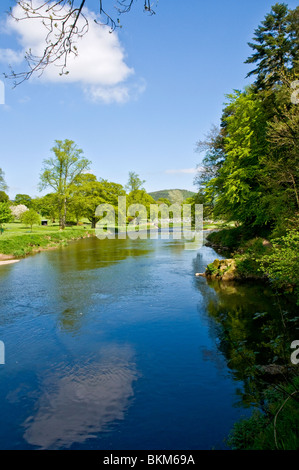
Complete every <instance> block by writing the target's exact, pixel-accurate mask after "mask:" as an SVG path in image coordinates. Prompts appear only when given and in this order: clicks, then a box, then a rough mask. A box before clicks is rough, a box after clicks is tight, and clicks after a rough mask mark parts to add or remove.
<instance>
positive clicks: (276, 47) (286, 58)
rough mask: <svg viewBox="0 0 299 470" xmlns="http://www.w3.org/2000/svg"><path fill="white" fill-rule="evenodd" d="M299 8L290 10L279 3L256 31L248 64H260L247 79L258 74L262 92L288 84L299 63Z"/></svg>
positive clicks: (258, 83)
mask: <svg viewBox="0 0 299 470" xmlns="http://www.w3.org/2000/svg"><path fill="white" fill-rule="evenodd" d="M298 14H299V7H297V8H296V10H293V11H290V10H289V9H288V6H287V5H286V4H285V3H276V4H275V5H274V6H273V7H272V10H271V12H270V13H269V14H268V15H266V17H265V20H264V21H262V23H261V25H260V26H259V27H258V28H257V29H256V30H255V35H254V38H253V41H254V42H250V43H248V45H249V46H250V47H251V48H252V49H253V51H254V53H253V54H252V55H251V56H250V57H249V58H248V59H247V60H246V61H245V63H246V64H256V68H255V69H253V70H251V71H250V72H249V73H248V74H247V77H250V76H252V75H256V76H257V79H256V82H255V83H256V86H257V88H258V89H264V88H269V87H272V85H274V84H275V83H281V82H284V81H285V80H286V78H287V74H288V72H289V70H290V69H292V68H293V67H294V66H295V61H296V58H297V60H298V53H299V44H298V36H297V32H298V31H297V30H298Z"/></svg>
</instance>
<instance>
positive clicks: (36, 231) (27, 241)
mask: <svg viewBox="0 0 299 470" xmlns="http://www.w3.org/2000/svg"><path fill="white" fill-rule="evenodd" d="M93 235H94V230H92V229H90V228H89V227H88V226H72V227H66V228H65V229H64V230H60V229H59V226H58V225H56V224H52V225H49V226H40V227H34V228H33V230H32V232H31V231H30V229H29V228H28V227H26V226H25V225H24V224H21V223H12V224H7V226H6V228H5V231H4V233H3V234H2V235H1V236H0V259H1V258H2V259H4V260H5V259H8V258H20V257H23V256H26V255H28V254H30V253H34V252H38V251H42V250H46V249H52V248H56V247H58V246H61V245H66V244H67V243H68V242H69V241H71V240H77V239H80V238H86V237H90V236H93ZM1 255H2V256H1Z"/></svg>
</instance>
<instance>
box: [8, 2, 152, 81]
mask: <svg viewBox="0 0 299 470" xmlns="http://www.w3.org/2000/svg"><path fill="white" fill-rule="evenodd" d="M104 1H105V0H98V7H99V14H100V15H101V17H102V18H103V23H102V22H100V21H98V20H94V21H95V22H96V23H97V24H99V25H108V26H110V31H111V32H112V31H114V30H115V29H116V28H118V27H121V24H120V20H119V18H113V17H112V16H111V15H110V14H109V13H108V12H107V11H106V10H105V9H104ZM106 1H107V0H106ZM88 3H91V2H90V1H87V0H59V1H58V0H56V1H53V0H44V1H42V2H41V3H40V4H37V3H36V2H34V0H18V1H17V2H16V4H17V7H15V8H10V15H11V17H12V18H14V19H15V20H16V21H24V20H25V21H26V20H30V19H31V20H32V19H34V20H36V21H39V22H40V23H42V25H43V26H44V28H45V48H44V51H43V52H42V54H41V55H40V56H36V55H34V54H33V53H32V51H31V49H29V50H28V51H27V52H26V56H25V59H26V61H27V65H28V71H26V72H21V73H15V72H14V71H13V70H12V71H11V74H9V75H6V77H7V78H12V79H14V81H15V85H18V84H19V83H22V82H23V81H24V80H28V79H29V78H30V77H31V76H32V75H33V74H38V75H41V74H42V73H43V71H44V70H45V68H46V67H47V66H48V65H50V64H53V63H55V65H57V66H58V68H59V69H60V74H61V75H62V74H67V73H68V71H67V68H66V67H67V61H68V58H69V57H70V56H77V55H78V47H77V43H78V39H80V38H82V37H83V36H84V35H85V34H87V33H88V29H89V23H88V19H87V16H86V14H85V11H84V7H87V5H88ZM117 3H118V7H117V8H116V9H117V13H118V15H120V14H122V13H126V12H129V11H130V10H131V7H132V5H133V3H134V0H118V2H117ZM144 10H145V11H146V12H149V13H150V14H154V10H153V9H152V4H151V2H150V0H144Z"/></svg>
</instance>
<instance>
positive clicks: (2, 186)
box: [0, 168, 7, 191]
mask: <svg viewBox="0 0 299 470" xmlns="http://www.w3.org/2000/svg"><path fill="white" fill-rule="evenodd" d="M4 176H5V174H4V171H3V170H2V168H0V190H1V191H6V190H7V184H6V183H5V179H4Z"/></svg>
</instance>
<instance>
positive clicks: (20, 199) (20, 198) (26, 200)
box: [14, 194, 32, 209]
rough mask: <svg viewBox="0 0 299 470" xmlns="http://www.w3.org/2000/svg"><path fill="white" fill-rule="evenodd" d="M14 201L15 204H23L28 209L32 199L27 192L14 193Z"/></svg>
mask: <svg viewBox="0 0 299 470" xmlns="http://www.w3.org/2000/svg"><path fill="white" fill-rule="evenodd" d="M14 202H15V204H16V205H17V206H18V205H20V204H23V205H24V206H26V207H28V209H31V207H32V199H31V197H30V196H28V194H16V196H15V200H14Z"/></svg>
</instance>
